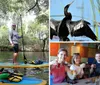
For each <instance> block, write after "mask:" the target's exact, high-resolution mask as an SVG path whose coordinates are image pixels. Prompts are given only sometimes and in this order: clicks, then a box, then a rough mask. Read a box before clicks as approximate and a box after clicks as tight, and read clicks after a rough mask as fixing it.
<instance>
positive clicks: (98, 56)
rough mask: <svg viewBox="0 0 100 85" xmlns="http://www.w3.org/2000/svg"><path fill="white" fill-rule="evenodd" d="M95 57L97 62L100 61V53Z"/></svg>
mask: <svg viewBox="0 0 100 85" xmlns="http://www.w3.org/2000/svg"><path fill="white" fill-rule="evenodd" d="M95 59H96V60H97V62H100V54H96V55H95Z"/></svg>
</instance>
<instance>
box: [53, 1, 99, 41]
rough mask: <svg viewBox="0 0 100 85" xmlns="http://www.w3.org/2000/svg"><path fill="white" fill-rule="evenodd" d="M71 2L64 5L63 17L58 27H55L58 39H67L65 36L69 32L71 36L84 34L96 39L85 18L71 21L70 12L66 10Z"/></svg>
mask: <svg viewBox="0 0 100 85" xmlns="http://www.w3.org/2000/svg"><path fill="white" fill-rule="evenodd" d="M72 3H73V2H72ZM72 3H71V4H72ZM71 4H68V5H66V6H65V7H64V15H65V17H64V18H63V20H62V21H61V22H59V24H58V28H56V30H57V31H56V32H57V35H58V36H59V38H60V40H63V41H66V40H67V41H68V40H69V39H68V37H67V36H68V35H69V34H71V36H86V37H89V38H91V39H92V40H94V41H96V40H97V37H96V35H95V34H94V33H93V31H92V30H91V28H90V27H89V25H90V23H89V22H87V21H85V20H78V21H71V19H72V15H71V13H70V12H68V8H69V6H70V5H71ZM55 26H56V25H55Z"/></svg>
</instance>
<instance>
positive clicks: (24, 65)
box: [0, 62, 49, 68]
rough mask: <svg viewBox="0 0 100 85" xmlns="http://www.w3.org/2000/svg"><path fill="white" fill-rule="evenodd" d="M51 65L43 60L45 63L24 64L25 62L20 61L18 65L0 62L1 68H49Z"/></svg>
mask: <svg viewBox="0 0 100 85" xmlns="http://www.w3.org/2000/svg"><path fill="white" fill-rule="evenodd" d="M47 67H49V63H48V62H43V64H38V65H34V64H24V63H18V65H15V64H13V63H10V62H0V68H47Z"/></svg>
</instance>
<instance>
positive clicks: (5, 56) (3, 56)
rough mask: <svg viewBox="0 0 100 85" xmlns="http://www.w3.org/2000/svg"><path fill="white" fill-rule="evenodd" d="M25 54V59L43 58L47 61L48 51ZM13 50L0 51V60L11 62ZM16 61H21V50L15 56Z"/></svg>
mask: <svg viewBox="0 0 100 85" xmlns="http://www.w3.org/2000/svg"><path fill="white" fill-rule="evenodd" d="M25 56H26V58H27V60H29V61H30V60H31V61H32V60H38V59H41V60H45V61H49V53H48V52H45V53H43V52H25ZM12 59H13V52H0V62H12ZM17 61H18V62H23V52H19V56H18V58H17Z"/></svg>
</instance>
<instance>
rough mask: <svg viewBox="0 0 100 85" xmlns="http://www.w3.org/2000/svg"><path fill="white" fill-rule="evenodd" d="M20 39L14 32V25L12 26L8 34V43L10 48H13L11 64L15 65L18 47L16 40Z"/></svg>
mask: <svg viewBox="0 0 100 85" xmlns="http://www.w3.org/2000/svg"><path fill="white" fill-rule="evenodd" d="M20 38H21V36H19V35H18V32H17V31H16V25H15V24H13V25H12V31H10V32H9V41H10V44H11V46H12V47H13V51H14V53H13V63H14V64H17V57H18V51H19V45H18V40H19V39H20Z"/></svg>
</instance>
